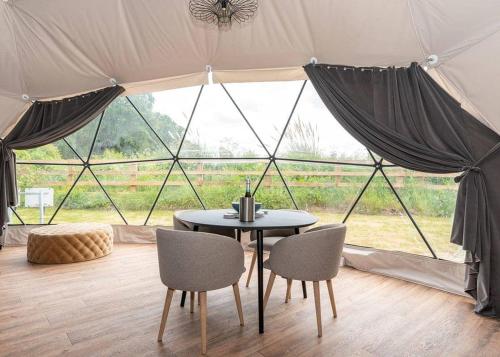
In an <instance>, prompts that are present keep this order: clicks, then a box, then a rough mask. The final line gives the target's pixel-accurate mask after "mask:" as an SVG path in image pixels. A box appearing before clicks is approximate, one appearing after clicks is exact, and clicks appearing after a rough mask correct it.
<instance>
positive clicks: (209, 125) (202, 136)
mask: <svg viewBox="0 0 500 357" xmlns="http://www.w3.org/2000/svg"><path fill="white" fill-rule="evenodd" d="M268 156H269V155H267V153H266V151H265V149H264V148H263V147H262V146H261V145H260V143H259V141H258V139H257V138H256V137H255V135H254V134H253V133H252V130H251V129H250V128H249V126H248V125H247V123H245V121H244V120H243V118H242V117H241V114H240V113H239V112H238V110H237V109H236V108H235V106H234V104H233V103H232V102H231V100H230V99H229V97H228V96H227V94H226V93H225V92H224V90H223V89H222V87H221V86H220V85H209V86H205V87H204V89H203V93H202V94H201V97H200V100H199V102H198V106H197V108H196V111H195V113H194V116H193V120H192V122H191V125H190V127H189V128H188V130H187V135H186V141H185V142H184V144H183V145H182V147H181V150H180V157H181V158H204V157H234V158H238V157H268Z"/></svg>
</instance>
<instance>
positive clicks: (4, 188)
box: [0, 86, 124, 234]
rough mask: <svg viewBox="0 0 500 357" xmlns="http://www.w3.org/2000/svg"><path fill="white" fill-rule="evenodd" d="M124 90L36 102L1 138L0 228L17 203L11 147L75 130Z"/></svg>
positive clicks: (49, 140) (36, 143)
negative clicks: (10, 208) (9, 211)
mask: <svg viewBox="0 0 500 357" xmlns="http://www.w3.org/2000/svg"><path fill="white" fill-rule="evenodd" d="M123 91H124V89H123V88H122V87H120V86H114V87H109V88H104V89H101V90H98V91H95V92H90V93H86V94H82V95H79V96H76V97H71V98H65V99H61V100H53V101H47V102H39V101H36V102H34V103H33V105H32V106H31V107H30V108H29V109H28V110H27V111H26V113H25V114H24V115H23V117H22V118H21V120H20V121H19V122H18V123H17V124H16V126H15V127H14V128H13V129H12V131H11V132H10V133H9V134H8V135H7V136H6V137H5V138H4V139H0V140H1V141H0V144H1V145H0V158H1V160H0V227H4V225H5V223H7V220H8V209H9V207H14V206H16V205H17V203H18V198H17V184H16V155H15V153H14V151H13V150H15V149H32V148H36V147H38V146H42V145H46V144H50V143H52V142H54V141H57V140H59V139H61V138H63V137H65V136H68V135H70V134H72V133H74V132H75V131H77V130H78V129H80V128H82V127H83V126H85V125H86V124H87V123H88V122H90V121H91V120H92V119H94V118H95V116H96V115H97V114H98V113H100V112H102V111H103V110H104V108H106V106H108V105H109V104H110V103H111V102H112V101H113V100H114V99H115V98H116V97H118V96H119V95H120V94H121V93H123ZM2 231H3V229H2V230H0V234H1V233H2Z"/></svg>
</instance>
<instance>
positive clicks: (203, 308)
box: [200, 291, 207, 355]
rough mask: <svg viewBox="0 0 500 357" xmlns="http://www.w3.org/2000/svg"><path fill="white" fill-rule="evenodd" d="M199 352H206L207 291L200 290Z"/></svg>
mask: <svg viewBox="0 0 500 357" xmlns="http://www.w3.org/2000/svg"><path fill="white" fill-rule="evenodd" d="M200 325H201V354H202V355H204V354H206V353H207V292H206V291H200Z"/></svg>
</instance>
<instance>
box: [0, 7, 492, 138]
mask: <svg viewBox="0 0 500 357" xmlns="http://www.w3.org/2000/svg"><path fill="white" fill-rule="evenodd" d="M499 7H500V5H498V4H497V3H496V2H489V3H485V4H483V5H482V6H481V7H480V8H478V7H477V6H474V5H472V4H469V3H466V2H460V3H457V2H451V1H442V2H435V1H428V2H423V1H419V2H416V1H391V2H390V4H388V3H385V4H384V6H383V7H381V6H380V4H376V3H367V2H364V1H349V2H347V1H345V2H341V1H315V2H310V1H308V2H307V3H306V2H305V1H289V2H286V4H283V3H282V2H278V1H265V2H264V1H263V2H261V4H260V8H259V11H258V14H257V15H256V17H255V18H254V19H253V20H252V21H251V22H250V23H246V24H243V25H241V26H240V25H237V24H236V25H234V26H233V28H232V29H231V30H230V31H220V30H219V29H217V28H216V27H214V26H210V25H206V24H200V23H197V22H196V21H193V20H192V18H191V17H190V16H189V12H188V9H187V6H186V2H185V1H170V2H165V1H153V2H147V3H143V2H137V1H132V0H130V1H117V0H116V1H106V2H97V1H95V2H94V1H88V2H85V3H83V4H82V3H77V2H73V1H29V0H26V1H24V0H8V1H4V2H3V3H2V4H1V7H0V11H1V13H2V18H3V19H4V21H2V26H3V27H4V28H3V30H4V31H2V35H1V36H2V40H1V41H2V52H1V58H0V61H1V63H2V66H1V70H2V71H3V73H2V76H1V78H2V79H1V84H0V105H1V107H2V109H3V110H2V113H3V115H2V118H0V132H1V133H2V137H5V135H6V134H8V133H9V131H10V130H11V128H12V127H13V126H14V125H15V123H16V122H17V121H18V119H19V118H20V116H21V114H22V113H23V112H24V111H25V110H26V109H27V108H28V107H29V106H30V103H31V101H33V100H41V101H43V100H49V99H53V98H60V97H68V96H73V95H75V94H78V93H85V92H89V91H92V90H96V89H99V88H103V87H109V86H110V85H112V84H115V83H118V84H120V85H121V86H123V87H124V88H125V90H126V93H128V94H131V93H143V92H150V91H153V90H159V89H168V88H176V87H182V86H189V85H195V84H204V83H206V82H207V79H208V77H207V73H206V69H207V66H209V67H208V68H210V69H211V71H212V77H213V80H214V81H215V82H224V83H227V82H248V81H264V80H266V81H272V80H293V79H299V78H306V76H305V74H304V72H303V70H302V65H304V64H306V63H308V62H310V61H311V58H316V59H317V60H318V61H319V62H320V63H339V64H347V65H352V66H380V67H388V66H408V65H409V64H410V63H411V62H418V63H421V64H423V65H425V64H427V62H426V60H427V59H428V58H432V59H433V62H432V66H430V68H429V69H428V73H429V74H430V75H431V76H432V77H433V78H434V80H436V81H437V82H438V83H439V84H440V85H441V86H442V87H443V88H445V89H446V90H447V91H448V93H449V94H451V95H452V96H453V97H455V98H456V99H457V100H458V101H459V102H460V103H461V104H462V106H463V107H464V108H465V109H466V110H467V111H469V112H470V113H471V114H473V116H474V117H475V118H477V119H479V120H480V121H482V122H483V123H484V124H486V125H487V126H488V127H490V128H491V129H493V130H494V131H496V132H497V133H498V132H499V130H500V119H498V118H499V115H498V114H500V113H499V112H500V108H499V106H498V104H497V101H496V100H495V99H496V98H495V95H494V94H495V93H496V92H498V89H500V88H496V87H497V86H499V84H498V83H499V82H498V81H497V80H495V77H496V76H498V75H495V73H496V72H498V69H496V68H495V64H494V62H495V58H496V56H495V53H496V51H498V46H497V43H498V42H499V41H498V35H497V32H498V31H497V30H498V27H499V26H500V21H499V20H500V19H499V17H500V15H498V14H499V13H500V12H499V11H498V10H499V9H498V8H499ZM388 9H389V10H388ZM430 56H431V57H430ZM478 64H479V65H478ZM485 79H487V80H485Z"/></svg>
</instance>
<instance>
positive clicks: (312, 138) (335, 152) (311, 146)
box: [277, 82, 373, 163]
mask: <svg viewBox="0 0 500 357" xmlns="http://www.w3.org/2000/svg"><path fill="white" fill-rule="evenodd" d="M277 156H278V157H280V158H288V159H307V160H326V161H342V162H350V161H352V162H358V163H359V162H365V163H373V160H372V159H371V157H370V156H369V155H368V152H367V151H366V149H365V147H364V146H363V145H361V144H360V143H359V142H358V141H356V139H354V138H353V137H352V136H351V135H350V134H349V133H348V132H347V131H345V129H344V128H343V127H342V126H341V125H340V124H339V123H338V122H337V121H336V120H335V118H334V117H333V116H332V114H331V113H330V111H329V110H328V109H327V108H326V107H325V105H324V104H323V102H322V101H321V98H320V97H319V96H318V94H317V93H316V91H315V89H314V87H313V86H312V84H311V83H310V82H308V83H307V84H306V86H305V88H304V91H303V93H302V96H301V97H300V100H299V102H298V104H297V108H296V109H295V112H294V114H293V117H292V118H291V120H290V123H289V125H288V127H287V130H286V132H285V135H284V137H283V140H282V142H281V144H280V146H279V148H278V152H277Z"/></svg>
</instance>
